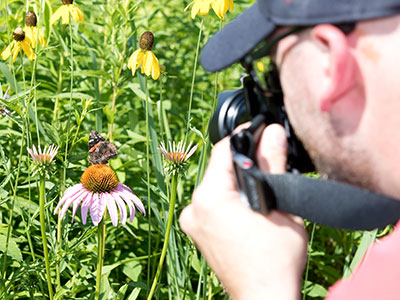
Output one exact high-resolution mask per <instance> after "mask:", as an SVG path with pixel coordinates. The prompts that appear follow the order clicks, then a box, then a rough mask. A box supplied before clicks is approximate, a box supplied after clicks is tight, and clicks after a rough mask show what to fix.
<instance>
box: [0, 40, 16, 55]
mask: <svg viewBox="0 0 400 300" xmlns="http://www.w3.org/2000/svg"><path fill="white" fill-rule="evenodd" d="M14 44H15V41H12V42H11V44H10V45H8V46H7V48H6V49H4V51H3V52H1V58H2V59H4V60H6V59H7V58H9V57H10V55H11V49H12V48H13V46H14Z"/></svg>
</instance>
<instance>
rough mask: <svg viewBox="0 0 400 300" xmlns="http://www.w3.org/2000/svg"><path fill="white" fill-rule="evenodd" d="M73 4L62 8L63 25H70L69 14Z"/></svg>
mask: <svg viewBox="0 0 400 300" xmlns="http://www.w3.org/2000/svg"><path fill="white" fill-rule="evenodd" d="M70 6H71V4H67V5H63V6H62V11H61V18H62V23H63V24H69V13H70V10H71V8H70Z"/></svg>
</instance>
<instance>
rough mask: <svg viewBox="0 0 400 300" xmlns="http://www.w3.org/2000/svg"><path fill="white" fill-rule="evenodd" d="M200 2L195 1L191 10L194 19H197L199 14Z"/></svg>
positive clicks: (198, 0)
mask: <svg viewBox="0 0 400 300" xmlns="http://www.w3.org/2000/svg"><path fill="white" fill-rule="evenodd" d="M200 1H201V0H194V1H193V6H192V10H191V16H192V19H194V18H195V17H196V15H197V13H198V12H199V10H200Z"/></svg>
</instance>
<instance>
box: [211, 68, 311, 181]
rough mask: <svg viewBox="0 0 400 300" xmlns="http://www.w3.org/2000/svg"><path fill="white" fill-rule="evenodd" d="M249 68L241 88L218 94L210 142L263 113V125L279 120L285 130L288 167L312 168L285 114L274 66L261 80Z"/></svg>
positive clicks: (303, 170)
mask: <svg viewBox="0 0 400 300" xmlns="http://www.w3.org/2000/svg"><path fill="white" fill-rule="evenodd" d="M271 66H272V63H271ZM248 72H249V74H248V75H247V76H245V77H244V78H243V80H242V81H243V88H242V89H236V90H230V91H223V92H221V93H220V94H219V95H218V105H217V108H216V111H215V113H214V115H213V117H212V118H211V120H210V124H209V134H210V140H211V142H212V143H213V144H215V143H217V142H218V141H219V140H221V139H222V138H224V137H226V136H228V135H231V133H232V132H233V131H234V129H235V128H236V127H237V126H238V125H240V124H242V123H244V122H246V121H252V120H254V119H255V118H256V117H257V116H260V115H262V116H263V118H262V120H263V121H262V122H263V123H265V124H264V125H269V124H272V123H278V124H281V125H282V126H283V127H284V128H285V130H286V136H287V142H288V143H287V146H288V147H287V171H288V172H292V173H307V172H312V171H314V170H315V167H314V165H313V163H312V162H311V159H310V157H309V155H308V153H307V151H306V150H305V149H304V147H303V144H302V143H301V141H300V140H299V139H298V138H297V137H296V135H295V133H294V130H293V128H292V126H291V124H290V122H289V119H288V117H287V114H286V110H285V106H284V103H283V93H282V90H281V86H280V81H279V74H278V71H277V69H276V68H274V67H273V66H272V67H271V68H270V70H269V71H268V72H265V73H264V78H263V82H261V80H259V79H258V77H257V75H256V73H255V72H254V71H253V69H248ZM239 147H240V145H239Z"/></svg>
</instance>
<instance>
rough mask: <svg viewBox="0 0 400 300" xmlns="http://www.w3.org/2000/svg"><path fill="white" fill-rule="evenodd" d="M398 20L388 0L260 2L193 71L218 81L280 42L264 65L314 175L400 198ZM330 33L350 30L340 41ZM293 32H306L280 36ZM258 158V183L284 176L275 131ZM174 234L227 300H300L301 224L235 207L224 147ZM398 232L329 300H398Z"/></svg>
mask: <svg viewBox="0 0 400 300" xmlns="http://www.w3.org/2000/svg"><path fill="white" fill-rule="evenodd" d="M399 13H400V1H398V0H396V1H395V0H379V1H375V0H374V1H372V0H337V1H329V0H259V1H258V2H257V3H255V4H254V5H253V6H252V7H250V8H249V9H248V10H247V11H245V12H244V13H243V14H241V15H240V16H239V17H237V18H236V19H235V20H234V21H232V22H231V23H230V24H228V25H227V26H225V28H223V29H222V31H221V32H219V33H217V34H216V35H215V36H214V37H213V38H212V39H211V40H210V41H209V42H208V44H207V45H206V46H205V48H204V50H203V53H202V64H203V67H204V68H205V69H206V70H209V71H217V70H220V69H223V68H225V67H227V66H229V65H231V64H232V63H234V62H237V61H238V60H240V59H242V58H243V57H244V56H246V55H247V54H248V53H249V52H250V51H251V50H252V49H253V48H254V47H255V46H256V45H257V44H258V43H259V42H260V41H261V40H263V39H268V40H273V39H279V41H278V42H277V44H276V47H275V49H274V50H273V52H271V53H270V54H271V55H272V58H273V60H274V61H275V63H276V64H277V66H278V68H279V72H280V81H281V85H282V90H283V93H284V101H285V107H286V109H287V112H288V115H289V119H290V122H291V124H292V125H293V127H294V129H295V131H296V134H297V136H298V137H299V138H300V139H301V140H302V142H303V143H304V145H305V147H306V149H307V151H308V152H309V154H310V156H311V157H312V159H313V161H314V163H315V165H316V167H317V169H318V171H319V173H320V174H322V175H323V176H326V177H328V178H330V179H336V180H340V181H345V182H348V183H351V184H354V185H358V186H360V187H364V188H367V189H369V190H372V191H375V192H378V193H382V194H385V195H387V196H391V197H394V198H398V199H400V184H399V181H400V180H399V178H400V168H399V166H400V155H399V153H400V130H399V128H400V117H399V113H400V96H399V95H400V84H398V80H399V78H400V51H399V49H400V16H398V15H397V14H399ZM338 23H354V24H355V27H354V28H353V29H352V30H350V32H344V31H343V30H341V29H340V26H336V24H338ZM292 25H301V26H307V28H303V30H300V31H297V32H295V33H292V34H289V35H287V36H285V34H286V33H288V32H289V31H291V30H292V29H293V26H292ZM257 159H258V163H259V166H260V168H261V169H262V171H263V172H270V173H284V172H285V171H286V170H285V165H286V137H285V131H284V129H283V128H282V127H281V126H280V125H277V124H273V125H270V126H268V127H267V128H266V129H265V131H264V133H263V136H262V138H261V141H260V144H259V147H258V152H257ZM399 217H400V216H399ZM180 224H181V227H182V230H183V231H184V232H186V233H187V234H188V235H189V236H190V237H192V238H193V240H194V241H195V243H196V244H197V246H198V247H199V248H200V250H201V251H202V253H203V254H204V255H205V257H206V259H207V261H208V263H209V264H210V266H211V268H212V269H213V270H214V271H215V272H216V274H217V276H218V278H219V279H220V280H221V282H222V284H223V285H224V287H225V288H226V289H227V291H228V293H229V294H230V296H231V297H232V298H233V299H300V289H301V276H302V272H303V270H304V266H305V261H306V244H307V234H306V231H305V229H304V227H303V222H302V220H301V219H299V218H298V217H294V216H291V215H287V214H284V213H281V212H279V211H272V212H271V213H269V214H268V215H262V214H259V213H256V212H254V211H252V210H251V209H250V208H248V207H246V206H245V205H244V204H242V202H241V201H240V197H239V193H238V191H237V187H236V182H235V177H234V173H233V167H232V154H231V151H230V145H229V140H228V139H224V140H222V141H221V142H219V143H218V144H216V145H215V147H214V149H213V151H212V155H211V159H210V163H209V166H208V169H207V172H206V174H205V176H204V179H203V182H202V183H201V185H200V186H199V187H198V188H197V189H196V190H195V192H194V194H193V198H192V203H191V204H190V205H189V206H188V207H186V208H185V210H184V211H183V212H182V214H181V216H180ZM399 231H400V230H397V229H396V230H395V231H394V232H393V233H392V234H391V235H390V236H388V237H386V238H385V239H384V240H383V241H381V242H380V243H379V244H378V245H375V246H373V247H372V249H370V251H369V252H368V255H367V257H365V258H364V260H363V262H362V263H361V265H360V266H359V268H358V269H357V270H356V272H355V273H354V274H353V275H352V277H351V278H350V279H349V280H345V281H342V282H339V283H337V284H336V285H335V286H334V287H333V288H331V289H330V291H329V293H328V297H327V299H329V300H332V299H334V300H337V299H353V300H354V299H400V284H398V280H399V278H400V252H399V250H400V236H399V235H400V232H399Z"/></svg>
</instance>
